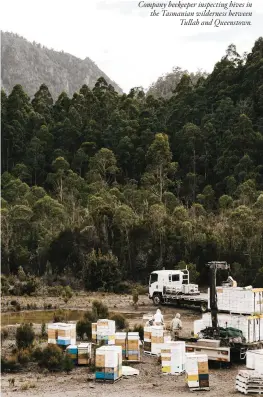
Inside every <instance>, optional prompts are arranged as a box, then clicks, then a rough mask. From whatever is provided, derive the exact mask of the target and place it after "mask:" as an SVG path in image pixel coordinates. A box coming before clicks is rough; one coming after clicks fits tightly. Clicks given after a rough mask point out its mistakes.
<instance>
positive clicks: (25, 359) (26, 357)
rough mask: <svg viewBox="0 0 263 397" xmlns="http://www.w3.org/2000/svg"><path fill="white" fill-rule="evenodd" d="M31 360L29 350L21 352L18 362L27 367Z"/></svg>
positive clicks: (18, 355)
mask: <svg viewBox="0 0 263 397" xmlns="http://www.w3.org/2000/svg"><path fill="white" fill-rule="evenodd" d="M30 359H31V353H30V351H29V350H28V349H22V350H19V352H18V354H17V360H18V362H19V363H20V364H21V365H26V364H28V363H29V361H30Z"/></svg>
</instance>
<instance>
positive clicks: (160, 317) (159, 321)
mask: <svg viewBox="0 0 263 397" xmlns="http://www.w3.org/2000/svg"><path fill="white" fill-rule="evenodd" d="M154 323H155V325H163V315H162V312H161V310H160V309H157V310H156V313H155V315H154Z"/></svg>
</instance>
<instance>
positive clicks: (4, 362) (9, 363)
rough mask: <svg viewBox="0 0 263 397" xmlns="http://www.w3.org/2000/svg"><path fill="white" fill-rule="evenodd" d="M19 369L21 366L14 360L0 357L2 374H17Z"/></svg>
mask: <svg viewBox="0 0 263 397" xmlns="http://www.w3.org/2000/svg"><path fill="white" fill-rule="evenodd" d="M20 369H21V365H20V364H19V363H18V362H17V360H16V359H15V358H9V359H7V358H5V357H1V371H2V372H18V371H19V370H20Z"/></svg>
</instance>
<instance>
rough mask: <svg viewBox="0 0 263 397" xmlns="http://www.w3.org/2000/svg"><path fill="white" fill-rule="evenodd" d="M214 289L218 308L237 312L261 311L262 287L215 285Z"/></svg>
mask: <svg viewBox="0 0 263 397" xmlns="http://www.w3.org/2000/svg"><path fill="white" fill-rule="evenodd" d="M216 290H217V306H218V310H222V311H228V312H232V313H238V314H252V313H262V303H263V288H250V289H248V288H241V287H235V288H230V287H217V288H216ZM208 293H209V291H208ZM208 302H209V298H208Z"/></svg>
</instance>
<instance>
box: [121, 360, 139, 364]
mask: <svg viewBox="0 0 263 397" xmlns="http://www.w3.org/2000/svg"><path fill="white" fill-rule="evenodd" d="M122 362H123V363H134V364H136V363H138V364H139V363H142V360H122Z"/></svg>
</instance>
